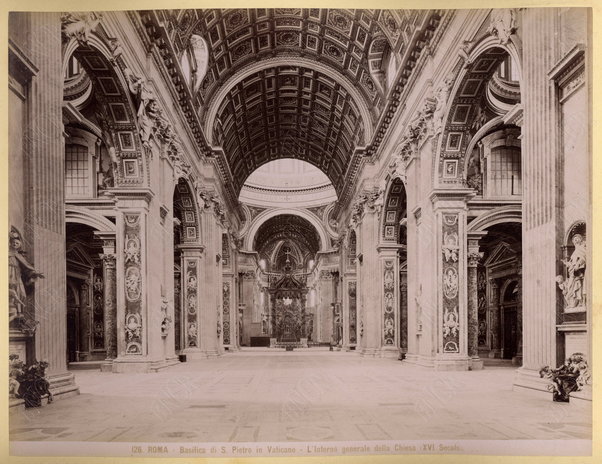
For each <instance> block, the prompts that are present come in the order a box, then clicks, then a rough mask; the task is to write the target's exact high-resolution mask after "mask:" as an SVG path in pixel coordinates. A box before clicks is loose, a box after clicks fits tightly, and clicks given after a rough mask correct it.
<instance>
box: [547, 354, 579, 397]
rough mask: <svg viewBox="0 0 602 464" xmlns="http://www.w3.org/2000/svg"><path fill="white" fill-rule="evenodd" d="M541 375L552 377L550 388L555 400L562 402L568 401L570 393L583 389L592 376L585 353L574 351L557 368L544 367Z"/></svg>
mask: <svg viewBox="0 0 602 464" xmlns="http://www.w3.org/2000/svg"><path fill="white" fill-rule="evenodd" d="M539 376H540V377H542V378H543V377H545V378H547V379H550V384H549V385H548V390H550V391H551V392H552V394H553V400H554V401H557V402H561V403H568V402H569V398H570V394H571V393H572V392H574V391H579V390H581V389H582V388H583V386H584V385H585V384H587V383H589V380H590V378H591V374H590V371H589V367H588V365H587V361H586V360H585V356H584V355H583V353H573V354H572V355H571V356H569V357H568V358H567V359H566V361H565V362H564V364H563V365H562V366H560V367H558V368H556V369H552V368H550V366H544V367H542V368H541V369H540V370H539Z"/></svg>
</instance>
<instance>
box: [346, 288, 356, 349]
mask: <svg viewBox="0 0 602 464" xmlns="http://www.w3.org/2000/svg"><path fill="white" fill-rule="evenodd" d="M347 297H348V302H349V343H352V344H355V343H357V282H356V281H355V280H351V281H349V282H347Z"/></svg>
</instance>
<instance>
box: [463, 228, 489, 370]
mask: <svg viewBox="0 0 602 464" xmlns="http://www.w3.org/2000/svg"><path fill="white" fill-rule="evenodd" d="M483 235H485V233H481V234H474V233H472V234H468V268H467V270H466V274H467V311H468V356H470V358H471V362H472V366H471V368H472V369H473V370H475V369H482V368H483V361H481V360H480V359H479V287H478V265H479V262H480V261H481V259H482V258H483V252H480V251H479V240H480V238H481V237H482V236H483Z"/></svg>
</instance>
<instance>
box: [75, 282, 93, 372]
mask: <svg viewBox="0 0 602 464" xmlns="http://www.w3.org/2000/svg"><path fill="white" fill-rule="evenodd" d="M90 283H91V279H90V278H87V279H86V280H85V281H84V282H83V283H82V284H81V286H80V288H79V350H78V353H77V360H78V361H86V360H87V359H88V356H89V355H90V316H91V306H90Z"/></svg>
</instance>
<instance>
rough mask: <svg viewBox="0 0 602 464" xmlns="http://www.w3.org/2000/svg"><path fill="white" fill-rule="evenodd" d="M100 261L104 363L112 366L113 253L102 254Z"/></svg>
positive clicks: (114, 346)
mask: <svg viewBox="0 0 602 464" xmlns="http://www.w3.org/2000/svg"><path fill="white" fill-rule="evenodd" d="M113 251H114V246H113ZM101 259H102V270H103V280H104V310H105V314H104V316H105V347H106V350H107V357H106V362H107V363H109V364H112V362H113V359H115V358H116V357H117V331H116V322H117V321H116V319H117V304H116V296H117V294H116V286H117V282H116V275H115V261H116V258H115V254H114V253H110V252H109V253H103V254H102V255H101Z"/></svg>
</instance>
